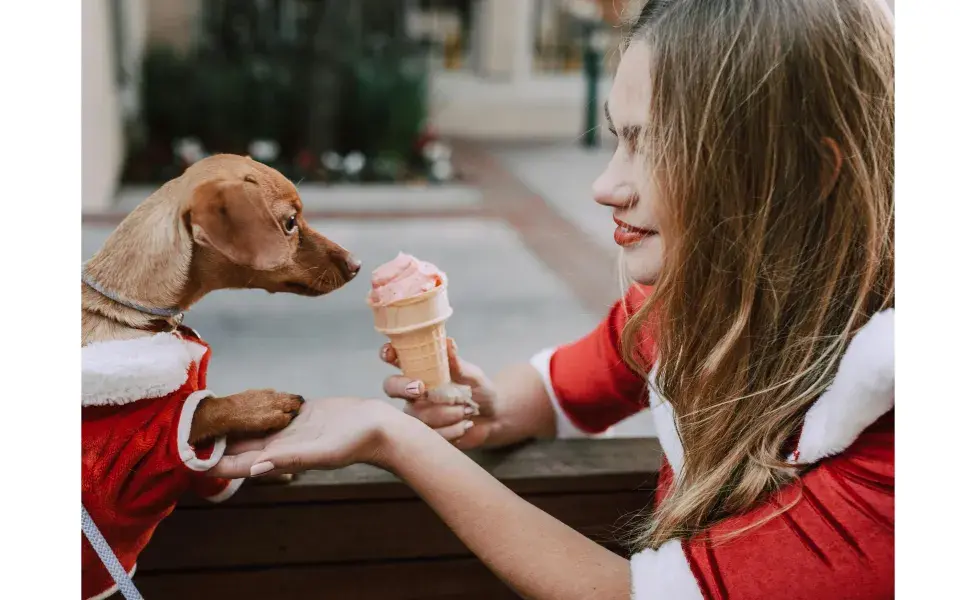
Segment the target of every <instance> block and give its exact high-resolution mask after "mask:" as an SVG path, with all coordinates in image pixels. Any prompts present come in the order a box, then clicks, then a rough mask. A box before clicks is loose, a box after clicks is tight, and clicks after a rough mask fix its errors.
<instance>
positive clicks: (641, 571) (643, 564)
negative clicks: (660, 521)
mask: <svg viewBox="0 0 976 600" xmlns="http://www.w3.org/2000/svg"><path fill="white" fill-rule="evenodd" d="M630 590H631V598H632V599H633V600H664V599H667V600H702V599H703V598H704V596H703V595H702V592H701V588H699V587H698V581H697V580H696V579H695V576H694V574H692V572H691V567H690V566H689V565H688V559H687V557H686V556H685V552H684V549H683V548H682V547H681V541H680V540H671V541H669V542H665V543H664V544H663V545H662V546H661V548H660V549H658V550H656V551H655V550H651V549H650V548H648V549H647V550H643V551H641V552H638V553H637V554H635V555H634V556H632V557H631V559H630Z"/></svg>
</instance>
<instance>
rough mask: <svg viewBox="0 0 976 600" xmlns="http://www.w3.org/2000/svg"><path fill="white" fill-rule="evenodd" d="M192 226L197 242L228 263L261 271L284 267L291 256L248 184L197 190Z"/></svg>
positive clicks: (207, 184)
mask: <svg viewBox="0 0 976 600" xmlns="http://www.w3.org/2000/svg"><path fill="white" fill-rule="evenodd" d="M189 225H190V229H191V233H192V235H193V240H194V241H195V242H196V243H198V244H200V245H202V246H207V247H209V248H213V249H214V250H216V251H217V252H219V253H221V254H222V255H224V256H225V257H226V258H227V259H228V260H230V261H231V262H233V263H236V264H238V265H241V266H245V267H250V268H252V269H255V270H258V271H268V270H271V269H274V268H276V267H278V266H281V265H282V264H283V263H284V262H285V261H286V260H287V259H288V257H289V256H290V255H291V247H290V245H289V244H288V240H287V238H286V237H285V234H284V232H282V230H281V228H280V227H279V226H278V223H277V222H276V221H275V218H274V215H272V214H271V209H270V208H269V207H268V205H267V203H266V202H265V200H264V199H263V198H262V197H261V190H260V188H259V187H258V186H257V185H255V184H254V183H251V182H248V181H246V180H240V181H233V180H227V179H220V180H209V181H204V182H203V183H201V184H199V185H198V186H197V187H196V188H195V189H194V190H193V198H192V201H191V204H190V211H189Z"/></svg>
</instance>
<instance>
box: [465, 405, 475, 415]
mask: <svg viewBox="0 0 976 600" xmlns="http://www.w3.org/2000/svg"><path fill="white" fill-rule="evenodd" d="M474 413H475V407H473V406H465V407H464V414H465V416H468V417H470V416H471V415H473V414H474Z"/></svg>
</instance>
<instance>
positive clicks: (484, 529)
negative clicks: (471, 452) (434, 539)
mask: <svg viewBox="0 0 976 600" xmlns="http://www.w3.org/2000/svg"><path fill="white" fill-rule="evenodd" d="M383 430H384V434H383V436H382V437H383V440H384V441H383V442H382V444H381V447H382V450H381V451H380V452H379V454H378V461H377V462H378V463H379V464H380V465H381V466H383V467H384V468H387V469H389V470H391V471H393V472H394V473H396V474H397V475H398V476H399V477H400V478H402V479H403V480H404V481H405V482H406V483H407V484H408V485H410V487H412V488H413V489H414V490H415V491H416V492H417V494H419V495H420V496H421V497H422V498H423V499H424V500H425V501H426V502H427V503H428V504H429V505H430V506H431V507H432V508H433V509H434V510H435V511H436V512H437V513H438V514H439V515H440V517H441V519H443V520H444V522H445V523H447V525H448V526H449V527H450V528H451V529H452V530H453V531H454V533H455V534H456V535H457V536H458V537H459V538H460V539H461V541H463V542H464V543H465V545H467V546H468V548H470V549H471V550H472V551H473V552H474V553H475V554H476V555H477V556H478V557H479V558H480V559H481V560H482V561H483V562H484V563H485V564H486V565H488V567H489V568H490V569H491V570H492V571H493V572H494V573H495V574H496V575H497V576H498V577H499V578H501V579H502V580H503V581H505V582H506V583H507V584H508V585H509V586H511V587H512V589H514V590H515V591H516V592H518V593H519V594H520V595H522V596H523V597H525V598H539V599H549V598H551V599H554V600H555V599H559V600H570V599H575V598H581V599H582V598H600V599H606V600H613V599H616V598H620V599H622V600H623V599H627V598H629V597H630V572H629V563H628V561H627V560H626V559H624V558H621V557H620V556H617V555H616V554H614V553H613V552H610V551H609V550H607V549H606V548H603V547H602V546H600V545H599V544H597V543H595V542H593V541H591V540H589V539H588V538H586V537H585V536H583V535H582V534H580V533H579V532H577V531H575V530H574V529H572V528H570V527H569V526H567V525H565V524H563V523H561V522H560V521H558V520H556V519H554V518H553V517H551V516H550V515H548V514H546V513H545V512H543V511H542V510H540V509H538V508H536V507H535V506H533V505H532V504H530V503H528V502H526V501H525V500H523V499H522V498H520V497H519V496H518V495H516V494H515V493H514V492H512V491H511V490H509V489H508V488H507V487H505V485H503V484H502V483H500V482H499V481H498V480H497V479H495V478H494V477H492V476H491V475H490V474H488V473H487V472H486V471H484V470H483V469H482V468H481V467H480V466H478V465H477V464H476V463H475V462H474V461H472V460H471V459H469V458H468V457H467V456H466V455H464V454H463V453H461V452H458V450H457V449H456V448H454V447H452V446H451V444H450V443H449V442H447V441H446V440H444V439H443V438H442V437H441V436H439V435H438V434H437V433H436V432H434V431H432V430H431V429H429V428H428V427H426V426H425V425H423V424H422V423H420V422H419V421H416V420H415V419H410V418H395V419H389V420H388V422H387V425H386V426H385V427H384V428H383Z"/></svg>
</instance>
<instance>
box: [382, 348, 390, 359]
mask: <svg viewBox="0 0 976 600" xmlns="http://www.w3.org/2000/svg"><path fill="white" fill-rule="evenodd" d="M380 359H381V360H389V359H390V347H389V346H383V347H382V348H380Z"/></svg>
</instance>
